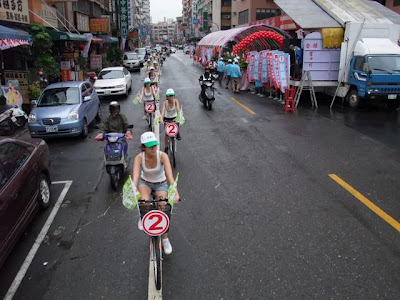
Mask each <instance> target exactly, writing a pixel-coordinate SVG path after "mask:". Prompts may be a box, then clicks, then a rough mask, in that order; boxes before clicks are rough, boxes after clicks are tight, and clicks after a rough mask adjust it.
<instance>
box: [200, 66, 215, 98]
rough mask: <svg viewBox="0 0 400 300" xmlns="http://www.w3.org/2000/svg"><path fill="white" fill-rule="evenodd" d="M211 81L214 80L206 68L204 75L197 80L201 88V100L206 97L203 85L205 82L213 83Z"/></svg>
mask: <svg viewBox="0 0 400 300" xmlns="http://www.w3.org/2000/svg"><path fill="white" fill-rule="evenodd" d="M213 80H214V77H213V76H212V75H211V72H210V68H209V67H206V68H205V72H204V74H203V75H201V76H200V78H199V83H200V86H201V97H202V98H203V99H204V98H205V97H206V94H205V90H206V86H205V85H204V83H205V82H206V81H213Z"/></svg>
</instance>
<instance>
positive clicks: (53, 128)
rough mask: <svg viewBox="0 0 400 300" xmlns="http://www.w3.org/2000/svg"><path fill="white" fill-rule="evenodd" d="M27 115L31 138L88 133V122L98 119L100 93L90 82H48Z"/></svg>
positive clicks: (99, 115) (83, 135)
mask: <svg viewBox="0 0 400 300" xmlns="http://www.w3.org/2000/svg"><path fill="white" fill-rule="evenodd" d="M32 103H33V104H34V105H35V107H34V108H33V109H32V111H31V113H30V114H29V117H28V129H29V133H30V134H31V137H45V138H47V137H65V136H78V135H81V136H82V137H83V138H86V137H87V135H88V134H89V124H90V123H91V122H92V121H93V120H95V119H96V120H97V121H100V118H101V114H100V101H99V96H98V95H97V93H96V91H95V90H94V88H93V86H92V84H91V83H90V82H89V81H67V82H59V83H54V84H51V85H49V86H48V87H47V88H46V89H45V90H44V91H43V92H42V94H41V95H40V97H39V99H38V100H37V101H32Z"/></svg>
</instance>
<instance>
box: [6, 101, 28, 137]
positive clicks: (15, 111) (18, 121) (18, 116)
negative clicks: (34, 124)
mask: <svg viewBox="0 0 400 300" xmlns="http://www.w3.org/2000/svg"><path fill="white" fill-rule="evenodd" d="M27 119H28V116H27V115H26V113H25V112H24V111H23V110H22V109H20V108H19V107H18V106H17V105H5V106H4V107H2V108H1V109H0V128H2V129H3V131H5V132H6V133H7V134H10V135H12V134H14V133H15V130H16V129H17V128H22V127H24V126H25V123H26V120H27Z"/></svg>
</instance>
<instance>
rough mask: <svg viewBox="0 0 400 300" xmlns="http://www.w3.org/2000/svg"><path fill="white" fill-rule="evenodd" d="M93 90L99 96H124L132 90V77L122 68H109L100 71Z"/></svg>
mask: <svg viewBox="0 0 400 300" xmlns="http://www.w3.org/2000/svg"><path fill="white" fill-rule="evenodd" d="M94 88H95V89H96V92H97V94H98V95H99V96H117V95H125V96H126V97H128V95H129V91H130V90H131V89H132V76H131V73H129V71H128V70H127V69H126V68H124V67H111V68H105V69H103V70H101V72H100V73H99V76H98V77H97V79H96V81H95V83H94Z"/></svg>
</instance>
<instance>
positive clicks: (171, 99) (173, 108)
mask: <svg viewBox="0 0 400 300" xmlns="http://www.w3.org/2000/svg"><path fill="white" fill-rule="evenodd" d="M165 96H167V99H166V100H165V101H164V102H163V104H162V108H161V119H160V123H161V124H163V123H164V122H165V123H171V122H174V119H175V118H176V116H177V115H178V112H179V110H180V104H179V101H178V99H176V98H175V92H174V90H173V89H168V90H167V92H166V93H165ZM176 139H177V140H178V141H180V140H181V135H180V133H179V131H178V134H177V136H176ZM164 141H165V142H164V152H165V153H168V135H167V134H165V139H164Z"/></svg>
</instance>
